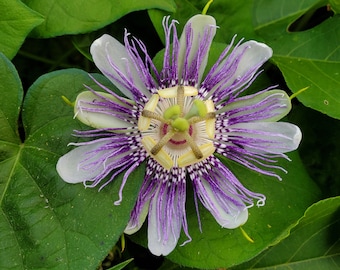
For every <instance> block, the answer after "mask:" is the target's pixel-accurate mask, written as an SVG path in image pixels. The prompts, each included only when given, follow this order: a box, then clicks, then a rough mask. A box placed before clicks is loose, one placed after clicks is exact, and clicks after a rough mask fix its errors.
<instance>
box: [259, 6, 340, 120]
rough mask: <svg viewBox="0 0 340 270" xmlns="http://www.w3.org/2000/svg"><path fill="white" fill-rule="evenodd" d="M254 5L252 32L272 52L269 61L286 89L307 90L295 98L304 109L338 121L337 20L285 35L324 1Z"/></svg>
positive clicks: (339, 64) (339, 62) (339, 61)
mask: <svg viewBox="0 0 340 270" xmlns="http://www.w3.org/2000/svg"><path fill="white" fill-rule="evenodd" d="M254 3H255V4H254V14H255V15H254V20H255V27H256V31H257V32H258V34H260V35H261V36H262V37H263V38H264V39H265V41H266V43H268V44H269V45H270V46H271V47H272V48H273V50H274V56H273V58H272V60H273V61H274V62H275V63H276V64H277V66H278V67H279V68H280V70H281V71H282V73H283V76H284V78H285V80H286V83H287V85H288V87H289V88H290V89H291V90H292V91H293V92H297V91H298V90H300V89H302V88H305V87H309V88H308V90H307V91H305V92H304V93H302V94H300V95H298V96H297V98H298V99H299V100H300V101H301V102H302V103H303V104H304V105H305V106H307V107H311V108H313V109H315V110H318V111H320V112H322V113H325V114H327V115H329V116H331V117H334V118H337V119H340V94H339V91H338V90H339V89H340V72H339V70H340V50H339V38H340V16H334V17H333V18H329V19H327V20H326V21H324V22H323V23H321V24H320V25H318V26H316V27H314V28H312V29H309V30H306V31H301V32H288V31H287V28H288V26H289V25H290V24H292V23H293V22H294V21H295V20H297V19H298V18H299V17H300V16H302V15H303V14H305V13H308V12H311V11H313V10H315V9H316V8H317V7H319V6H321V5H323V4H324V3H325V1H320V0H319V1H317V0H309V1H303V2H299V1H294V0H289V1H284V2H280V5H277V3H274V2H273V1H267V0H262V1H256V2H254ZM269 10H270V12H268V11H269Z"/></svg>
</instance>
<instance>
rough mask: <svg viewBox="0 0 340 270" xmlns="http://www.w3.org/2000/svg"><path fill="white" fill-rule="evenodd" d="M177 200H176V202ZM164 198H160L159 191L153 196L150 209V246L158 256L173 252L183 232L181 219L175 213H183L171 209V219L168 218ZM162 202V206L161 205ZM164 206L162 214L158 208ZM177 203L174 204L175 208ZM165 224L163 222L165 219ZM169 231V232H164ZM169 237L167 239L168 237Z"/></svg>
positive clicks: (152, 251)
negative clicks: (160, 214) (158, 211)
mask: <svg viewBox="0 0 340 270" xmlns="http://www.w3.org/2000/svg"><path fill="white" fill-rule="evenodd" d="M176 202H177V201H176V200H174V204H175V203H176ZM165 203H166V202H164V198H160V196H159V191H158V192H157V194H156V195H155V196H154V197H153V198H152V200H151V204H150V210H149V222H148V247H149V250H150V251H151V253H152V254H154V255H156V256H161V255H163V256H166V255H168V254H169V253H170V252H172V251H173V250H174V249H175V247H176V245H177V242H178V238H179V235H180V232H181V228H182V224H178V222H179V221H181V219H179V218H178V217H176V216H175V215H176V214H177V215H180V214H181V213H174V211H172V210H170V209H168V211H171V214H170V220H169V219H167V218H168V216H167V215H168V213H167V212H166V211H162V210H164V208H163V207H164V204H165ZM159 204H161V206H160V205H159ZM159 207H161V208H162V210H161V211H162V216H159V214H158V213H157V208H159ZM175 207H176V205H174V206H173V208H175ZM164 219H166V220H165V221H166V222H164V224H162V223H163V222H162V221H164ZM164 226H165V227H164ZM164 232H167V233H164ZM166 238H167V239H166Z"/></svg>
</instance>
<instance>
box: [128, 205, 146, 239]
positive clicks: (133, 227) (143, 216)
mask: <svg viewBox="0 0 340 270" xmlns="http://www.w3.org/2000/svg"><path fill="white" fill-rule="evenodd" d="M149 205H150V202H146V203H145V204H144V205H143V209H142V210H141V212H140V213H139V216H138V221H137V223H135V222H132V221H131V220H130V221H129V223H128V225H127V226H126V228H125V230H124V233H126V234H128V235H131V234H134V233H135V232H137V231H139V229H140V228H141V227H142V225H143V223H144V221H145V219H146V217H147V215H148V211H149Z"/></svg>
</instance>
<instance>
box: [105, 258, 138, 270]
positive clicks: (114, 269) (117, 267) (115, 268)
mask: <svg viewBox="0 0 340 270" xmlns="http://www.w3.org/2000/svg"><path fill="white" fill-rule="evenodd" d="M132 261H133V259H129V260H126V261H124V262H121V263H120V264H117V265H115V266H113V267H111V268H109V269H108V270H122V269H123V268H124V267H125V266H127V265H128V264H129V263H130V262H132Z"/></svg>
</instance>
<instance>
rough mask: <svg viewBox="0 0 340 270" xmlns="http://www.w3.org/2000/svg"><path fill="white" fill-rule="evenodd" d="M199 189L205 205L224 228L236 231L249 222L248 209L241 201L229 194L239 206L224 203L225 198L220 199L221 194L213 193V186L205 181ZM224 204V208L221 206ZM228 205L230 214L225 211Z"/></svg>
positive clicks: (229, 202)
mask: <svg viewBox="0 0 340 270" xmlns="http://www.w3.org/2000/svg"><path fill="white" fill-rule="evenodd" d="M198 188H199V191H200V195H201V196H200V198H201V200H202V203H203V205H204V206H205V207H206V208H207V209H208V210H209V211H210V213H211V214H212V215H213V216H214V218H215V219H216V221H217V222H218V224H220V225H221V226H222V227H223V228H227V229H235V228H237V227H239V226H241V225H243V224H244V223H246V221H247V220H248V209H247V208H246V206H245V204H244V203H243V202H242V200H241V199H239V198H238V197H236V196H234V195H231V194H229V196H230V197H231V198H233V200H235V201H237V202H238V203H239V205H236V204H234V203H233V202H232V201H223V198H219V194H218V193H216V192H213V191H212V190H211V186H210V185H209V183H207V182H206V181H205V180H202V185H199V186H198ZM222 202H223V203H224V204H225V205H224V206H223V205H222V204H221V203H222ZM227 204H228V209H229V210H228V212H226V210H225V209H226V205H227Z"/></svg>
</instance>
